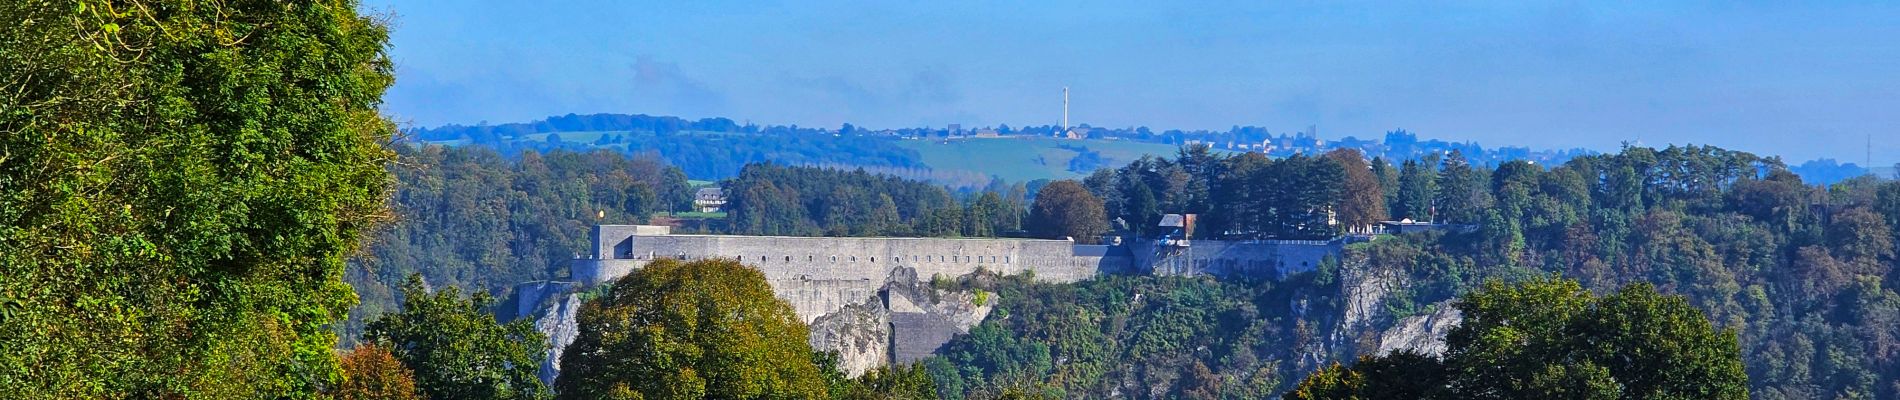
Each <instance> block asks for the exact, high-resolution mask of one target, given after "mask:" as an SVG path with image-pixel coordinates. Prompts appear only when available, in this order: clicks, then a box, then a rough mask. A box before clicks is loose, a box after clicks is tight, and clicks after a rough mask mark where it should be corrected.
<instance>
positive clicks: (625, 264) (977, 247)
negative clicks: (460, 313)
mask: <svg viewBox="0 0 1900 400" xmlns="http://www.w3.org/2000/svg"><path fill="white" fill-rule="evenodd" d="M595 234H597V235H601V236H596V240H595V244H594V248H595V254H594V256H595V258H588V259H579V260H575V262H574V265H573V268H572V271H571V274H572V278H573V279H574V280H576V281H580V282H585V283H587V284H596V283H600V282H605V281H608V280H612V279H617V278H619V277H621V276H624V275H626V274H628V273H631V272H632V271H633V270H634V269H637V268H639V267H640V266H641V265H644V264H645V263H647V262H651V261H653V260H657V259H680V260H700V259H709V258H730V259H738V260H739V261H741V262H744V263H746V264H747V265H751V266H754V267H757V268H759V270H760V271H761V272H764V273H765V277H766V280H767V281H769V282H770V283H771V285H772V289H773V290H774V291H776V292H777V294H778V296H779V298H782V299H785V300H786V301H787V302H790V303H791V304H792V306H793V308H794V309H796V310H797V312H798V315H799V317H801V318H802V319H804V320H805V321H806V322H808V323H809V322H811V320H813V319H815V318H817V317H818V316H821V315H824V314H827V313H830V312H832V311H836V310H838V309H840V308H843V307H844V306H846V305H849V304H856V303H862V302H865V301H868V300H870V299H871V298H872V297H873V296H874V295H876V292H877V289H878V287H880V286H882V285H883V284H884V280H885V278H886V277H887V276H889V275H890V273H891V270H892V269H895V268H897V267H909V268H911V269H914V270H916V271H917V274H918V276H919V277H926V278H927V277H932V276H938V275H941V276H944V277H957V276H962V275H966V274H970V273H972V272H976V271H977V270H978V269H986V270H989V271H994V272H997V273H1001V274H1005V275H1011V274H1018V273H1024V272H1029V273H1032V274H1033V275H1034V276H1035V277H1036V279H1038V280H1042V281H1047V282H1073V281H1079V280H1083V279H1088V278H1089V277H1093V276H1096V275H1099V274H1102V273H1109V272H1120V271H1129V270H1131V269H1132V268H1133V261H1134V259H1133V258H1132V257H1129V256H1128V255H1127V254H1126V252H1125V251H1120V250H1121V249H1119V248H1116V247H1111V246H1092V245H1076V244H1075V243H1073V242H1070V241H1067V240H1039V239H933V238H823V237H790V236H731V235H673V234H670V233H669V232H666V231H665V229H664V227H641V226H601V227H598V228H596V229H595Z"/></svg>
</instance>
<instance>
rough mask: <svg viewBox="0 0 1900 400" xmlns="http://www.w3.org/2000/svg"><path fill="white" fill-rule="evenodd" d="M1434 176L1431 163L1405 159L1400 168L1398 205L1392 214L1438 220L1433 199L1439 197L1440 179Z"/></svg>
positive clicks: (1414, 218) (1398, 216) (1416, 218)
mask: <svg viewBox="0 0 1900 400" xmlns="http://www.w3.org/2000/svg"><path fill="white" fill-rule="evenodd" d="M1433 176H1434V174H1433V173H1432V167H1431V166H1430V165H1429V164H1424V163H1420V162H1417V161H1413V160H1405V164H1404V165H1403V166H1402V167H1401V168H1400V169H1399V195H1398V206H1396V207H1394V210H1393V211H1392V215H1393V216H1394V217H1397V218H1410V219H1412V220H1414V221H1433V220H1436V219H1437V215H1435V213H1434V212H1433V211H1434V208H1432V200H1433V199H1435V198H1437V197H1438V181H1437V180H1436V179H1435V178H1434V177H1433Z"/></svg>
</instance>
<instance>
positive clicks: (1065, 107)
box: [1062, 86, 1069, 134]
mask: <svg viewBox="0 0 1900 400" xmlns="http://www.w3.org/2000/svg"><path fill="white" fill-rule="evenodd" d="M1068 131H1069V87H1068V86H1063V87H1062V132H1063V134H1067V132H1068Z"/></svg>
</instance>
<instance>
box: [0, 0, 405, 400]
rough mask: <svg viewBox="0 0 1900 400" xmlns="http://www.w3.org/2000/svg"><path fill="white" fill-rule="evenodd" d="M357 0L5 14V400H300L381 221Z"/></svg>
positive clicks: (370, 89) (369, 81) (374, 124)
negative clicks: (346, 275) (348, 275)
mask: <svg viewBox="0 0 1900 400" xmlns="http://www.w3.org/2000/svg"><path fill="white" fill-rule="evenodd" d="M360 9H361V8H360V5H359V4H358V2H356V1H351V0H293V1H243V0H238V1H189V0H187V1H145V0H127V1H95V0H78V1H50V0H13V1H4V2H0V21H3V22H0V88H4V92H5V94H4V95H0V397H8V398H28V399H31V398H60V399H98V398H107V399H110V398H159V399H169V398H225V399H254V398H293V399H294V398H309V397H312V396H315V395H316V394H317V392H318V391H319V390H321V389H322V388H324V387H327V386H329V385H331V384H333V383H334V382H335V381H337V380H338V379H340V378H341V370H340V369H339V368H338V366H337V362H336V357H335V355H334V353H333V351H332V348H333V347H334V346H335V345H336V343H337V338H336V334H335V333H333V330H332V326H333V324H334V323H336V322H337V321H339V320H340V319H342V318H343V317H344V313H345V312H346V311H348V310H349V308H350V306H351V305H352V304H354V303H355V301H356V297H355V296H354V295H353V294H352V293H351V290H350V286H348V285H346V284H344V282H343V281H342V277H343V271H344V269H345V258H346V257H347V256H348V255H349V254H351V253H352V252H353V251H354V250H355V249H356V248H357V247H358V246H359V245H360V242H361V239H362V238H363V237H364V236H365V233H366V232H368V231H369V228H370V227H371V225H373V224H375V223H377V222H378V221H380V220H382V219H383V217H384V216H385V215H386V213H387V212H386V206H385V204H386V202H387V199H388V192H389V189H390V187H391V180H390V179H389V172H388V171H387V170H386V169H385V167H386V165H385V164H386V163H387V162H388V161H389V160H390V159H391V158H392V155H391V152H390V151H389V150H387V148H385V147H384V144H385V143H387V142H388V140H389V138H390V135H391V133H392V132H394V127H393V125H392V124H391V123H389V121H388V120H386V119H384V118H383V117H382V116H381V115H380V114H379V113H378V111H377V110H378V108H379V106H380V104H381V102H382V94H383V91H384V89H386V88H388V87H389V85H390V83H391V81H392V78H393V75H392V73H391V71H392V67H391V65H390V62H389V59H388V57H387V56H386V53H385V48H386V46H387V43H388V33H387V30H386V29H385V27H384V25H383V24H382V23H381V22H380V21H377V20H375V19H373V18H370V17H366V16H363V15H359V14H358V10H360Z"/></svg>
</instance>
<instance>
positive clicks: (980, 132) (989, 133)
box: [976, 128, 1003, 138]
mask: <svg viewBox="0 0 1900 400" xmlns="http://www.w3.org/2000/svg"><path fill="white" fill-rule="evenodd" d="M1001 136H1003V135H1002V134H1000V133H997V132H996V130H995V129H990V128H982V129H977V130H976V137H980V138H993V137H1001Z"/></svg>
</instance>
